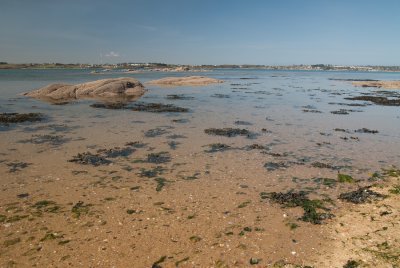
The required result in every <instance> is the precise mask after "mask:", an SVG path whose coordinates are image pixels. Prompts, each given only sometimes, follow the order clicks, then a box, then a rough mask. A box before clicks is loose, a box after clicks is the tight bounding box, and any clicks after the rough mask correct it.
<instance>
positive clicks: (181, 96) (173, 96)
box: [166, 94, 194, 100]
mask: <svg viewBox="0 0 400 268" xmlns="http://www.w3.org/2000/svg"><path fill="white" fill-rule="evenodd" d="M166 99H168V100H191V99H194V98H193V97H190V96H186V95H184V94H171V95H167V97H166Z"/></svg>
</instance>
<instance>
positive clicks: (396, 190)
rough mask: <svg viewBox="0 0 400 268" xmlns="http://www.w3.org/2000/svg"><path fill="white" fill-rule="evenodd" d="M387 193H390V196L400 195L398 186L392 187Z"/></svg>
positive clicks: (399, 186)
mask: <svg viewBox="0 0 400 268" xmlns="http://www.w3.org/2000/svg"><path fill="white" fill-rule="evenodd" d="M389 193H391V194H400V185H395V186H393V188H392V189H389Z"/></svg>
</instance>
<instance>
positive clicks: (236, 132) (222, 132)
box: [204, 128, 250, 138]
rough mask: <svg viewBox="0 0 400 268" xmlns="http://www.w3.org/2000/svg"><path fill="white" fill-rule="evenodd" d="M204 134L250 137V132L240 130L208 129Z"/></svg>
mask: <svg viewBox="0 0 400 268" xmlns="http://www.w3.org/2000/svg"><path fill="white" fill-rule="evenodd" d="M204 132H205V133H206V134H208V135H216V136H225V137H229V138H230V137H236V136H250V131H248V130H247V129H240V128H207V129H205V130H204Z"/></svg>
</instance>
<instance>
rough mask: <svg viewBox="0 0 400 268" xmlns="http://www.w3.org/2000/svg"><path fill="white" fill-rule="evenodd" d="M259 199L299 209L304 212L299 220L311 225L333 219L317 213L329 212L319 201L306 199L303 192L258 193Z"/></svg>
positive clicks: (327, 214)
mask: <svg viewBox="0 0 400 268" xmlns="http://www.w3.org/2000/svg"><path fill="white" fill-rule="evenodd" d="M260 197H261V199H269V200H271V201H272V202H273V203H277V204H280V205H282V206H284V207H301V208H303V210H304V214H303V216H302V217H300V218H299V220H302V221H305V222H310V223H312V224H321V223H322V221H323V220H326V219H331V218H332V217H334V215H333V214H331V213H326V212H318V211H319V210H324V211H329V209H328V208H326V207H324V206H323V201H321V200H311V199H309V198H308V197H307V193H305V192H302V191H300V192H293V191H289V192H287V193H281V192H279V193H277V192H271V193H265V192H262V193H260Z"/></svg>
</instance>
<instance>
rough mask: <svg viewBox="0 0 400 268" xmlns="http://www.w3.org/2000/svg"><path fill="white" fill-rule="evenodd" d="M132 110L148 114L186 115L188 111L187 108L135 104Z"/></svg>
mask: <svg viewBox="0 0 400 268" xmlns="http://www.w3.org/2000/svg"><path fill="white" fill-rule="evenodd" d="M132 110H133V111H138V112H150V113H186V112H188V111H189V109H188V108H183V107H178V106H175V105H172V104H162V103H137V104H135V105H134V106H133V107H132Z"/></svg>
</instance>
